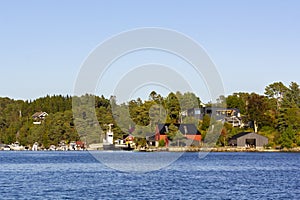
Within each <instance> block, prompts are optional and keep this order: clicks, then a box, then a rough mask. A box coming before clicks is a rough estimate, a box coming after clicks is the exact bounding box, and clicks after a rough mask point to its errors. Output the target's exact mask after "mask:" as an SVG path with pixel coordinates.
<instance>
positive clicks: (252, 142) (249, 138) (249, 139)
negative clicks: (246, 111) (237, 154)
mask: <svg viewBox="0 0 300 200" xmlns="http://www.w3.org/2000/svg"><path fill="white" fill-rule="evenodd" d="M267 144H268V138H267V137H265V136H262V135H259V134H257V133H254V132H242V133H239V134H237V135H234V136H233V137H232V138H230V139H229V141H228V145H231V146H236V147H246V148H256V147H258V148H261V147H263V146H264V145H267Z"/></svg>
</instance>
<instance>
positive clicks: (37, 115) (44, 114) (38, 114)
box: [32, 111, 48, 118]
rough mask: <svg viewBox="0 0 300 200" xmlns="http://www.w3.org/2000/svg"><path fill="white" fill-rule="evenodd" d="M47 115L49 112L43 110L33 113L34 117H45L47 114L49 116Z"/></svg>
mask: <svg viewBox="0 0 300 200" xmlns="http://www.w3.org/2000/svg"><path fill="white" fill-rule="evenodd" d="M47 115H48V113H46V112H43V111H41V112H36V113H34V114H33V115H32V117H33V118H39V117H45V116H47Z"/></svg>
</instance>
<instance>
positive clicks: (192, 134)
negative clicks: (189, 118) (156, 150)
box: [155, 124, 201, 147]
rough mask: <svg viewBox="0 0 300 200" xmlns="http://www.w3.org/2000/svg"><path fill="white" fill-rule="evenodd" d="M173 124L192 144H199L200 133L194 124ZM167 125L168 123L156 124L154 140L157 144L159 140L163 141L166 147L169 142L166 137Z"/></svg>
mask: <svg viewBox="0 0 300 200" xmlns="http://www.w3.org/2000/svg"><path fill="white" fill-rule="evenodd" d="M174 125H175V126H176V127H177V128H178V130H179V131H180V132H181V134H182V135H183V136H184V138H186V139H188V140H191V141H192V144H194V145H199V144H200V141H201V133H200V132H199V131H198V129H197V128H196V126H195V125H194V124H174ZM169 126H170V124H158V125H157V126H156V131H155V140H156V144H157V146H158V142H159V141H160V140H164V141H165V144H166V147H167V146H168V145H169V142H170V141H169V138H168V132H169Z"/></svg>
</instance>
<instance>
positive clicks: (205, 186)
mask: <svg viewBox="0 0 300 200" xmlns="http://www.w3.org/2000/svg"><path fill="white" fill-rule="evenodd" d="M113 153H114V154H124V159H125V158H126V153H122V152H118V153H117V152H113ZM133 154H138V155H139V159H142V158H143V157H142V158H141V156H140V155H141V154H145V156H146V155H147V153H139V152H134V153H133ZM168 154H172V153H166V152H164V153H163V152H162V153H153V155H157V156H160V155H164V156H166V155H168ZM122 156H123V155H122ZM118 162H120V164H122V160H119V161H118ZM134 165H135V163H134V162H133V163H132V166H133V167H134ZM0 199H169V200H171V199H300V154H299V153H210V154H208V155H207V156H206V157H205V158H201V159H200V158H199V156H198V153H186V154H183V156H181V157H180V158H179V159H178V160H177V161H176V162H174V163H172V164H171V165H170V166H167V167H165V168H163V169H160V170H157V171H151V172H147V173H125V172H119V171H116V170H113V169H110V168H108V167H106V166H105V165H103V164H101V163H100V162H99V161H97V160H96V159H95V158H94V157H93V156H91V154H89V152H4V151H2V152H0Z"/></svg>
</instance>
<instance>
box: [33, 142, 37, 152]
mask: <svg viewBox="0 0 300 200" xmlns="http://www.w3.org/2000/svg"><path fill="white" fill-rule="evenodd" d="M38 147H39V143H37V142H35V143H34V144H33V145H32V151H37V150H38Z"/></svg>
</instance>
